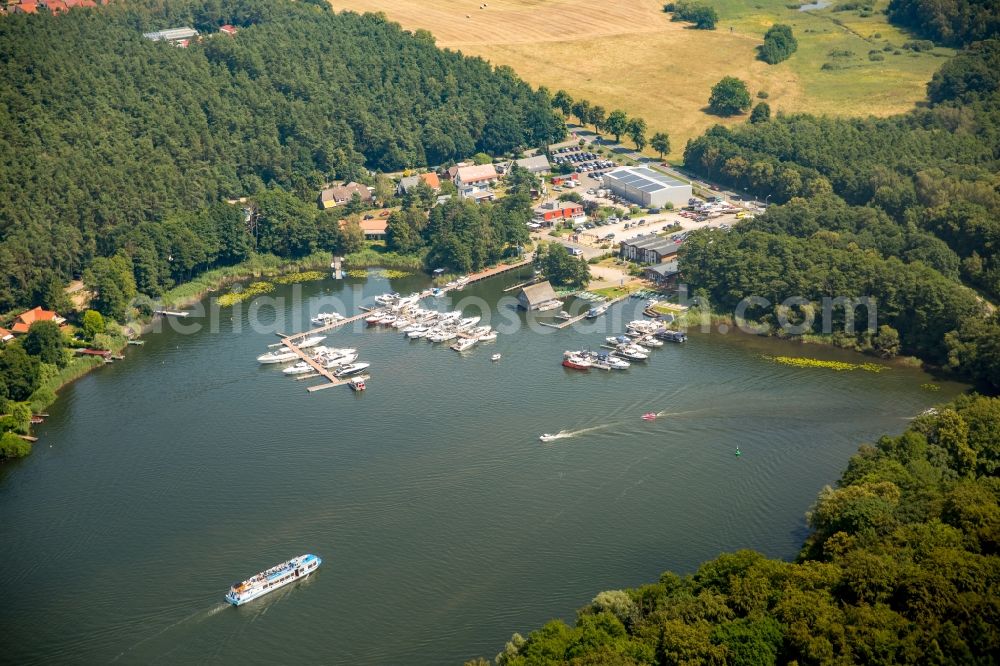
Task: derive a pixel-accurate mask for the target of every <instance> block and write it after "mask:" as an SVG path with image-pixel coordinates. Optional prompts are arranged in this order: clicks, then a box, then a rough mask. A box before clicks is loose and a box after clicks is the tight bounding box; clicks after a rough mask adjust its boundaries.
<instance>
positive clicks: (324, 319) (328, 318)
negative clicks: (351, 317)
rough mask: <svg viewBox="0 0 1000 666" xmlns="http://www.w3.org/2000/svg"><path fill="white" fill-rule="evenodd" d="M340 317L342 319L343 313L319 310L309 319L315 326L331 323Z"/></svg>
mask: <svg viewBox="0 0 1000 666" xmlns="http://www.w3.org/2000/svg"><path fill="white" fill-rule="evenodd" d="M341 319H344V315H342V314H340V313H339V312H320V313H319V314H318V315H316V316H315V317H313V318H312V319H310V320H309V321H311V322H312V323H314V324H316V325H317V326H325V325H327V324H332V323H333V322H335V321H340V320H341Z"/></svg>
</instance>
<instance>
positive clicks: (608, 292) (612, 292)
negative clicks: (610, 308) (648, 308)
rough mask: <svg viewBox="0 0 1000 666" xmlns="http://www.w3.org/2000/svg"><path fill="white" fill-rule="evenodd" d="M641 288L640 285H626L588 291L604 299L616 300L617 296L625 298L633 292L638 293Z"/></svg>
mask: <svg viewBox="0 0 1000 666" xmlns="http://www.w3.org/2000/svg"><path fill="white" fill-rule="evenodd" d="M641 288H642V285H641V284H637V283H636V284H627V285H625V286H623V287H601V288H599V289H589V290H588V291H589V292H590V293H592V294H597V295H598V296H603V297H604V298H606V299H608V300H611V299H613V298H618V297H619V296H626V295H628V294H631V293H632V292H633V291H639V289H641Z"/></svg>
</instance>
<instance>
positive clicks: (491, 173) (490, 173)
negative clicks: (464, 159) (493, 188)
mask: <svg viewBox="0 0 1000 666" xmlns="http://www.w3.org/2000/svg"><path fill="white" fill-rule="evenodd" d="M498 177H499V176H498V175H497V170H496V167H494V166H493V165H492V164H473V165H472V166H464V167H459V168H458V169H457V170H456V171H455V176H454V180H455V185H456V186H457V187H458V189H459V190H461V189H462V188H463V187H478V188H480V189H485V188H487V187H489V186H490V185H492V184H493V183H495V182H497V178H498Z"/></svg>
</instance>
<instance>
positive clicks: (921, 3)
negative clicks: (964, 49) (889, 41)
mask: <svg viewBox="0 0 1000 666" xmlns="http://www.w3.org/2000/svg"><path fill="white" fill-rule="evenodd" d="M887 13H888V15H889V21H890V22H892V23H895V24H897V25H900V26H903V27H905V28H908V29H910V30H912V31H913V32H915V33H916V34H918V35H921V36H922V37H926V38H927V39H931V40H934V41H935V42H940V43H941V44H945V45H947V46H955V47H960V46H965V45H966V44H969V43H971V42H974V41H977V40H981V39H987V38H989V37H993V36H996V35H997V34H998V33H1000V2H997V0H890V2H889V9H888V12H887Z"/></svg>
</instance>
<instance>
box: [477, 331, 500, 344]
mask: <svg viewBox="0 0 1000 666" xmlns="http://www.w3.org/2000/svg"><path fill="white" fill-rule="evenodd" d="M496 339H497V332H496V331H490V332H488V333H483V334H482V335H480V336H479V341H480V342H493V341H494V340H496Z"/></svg>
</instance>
